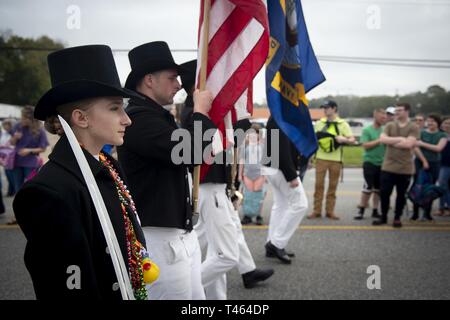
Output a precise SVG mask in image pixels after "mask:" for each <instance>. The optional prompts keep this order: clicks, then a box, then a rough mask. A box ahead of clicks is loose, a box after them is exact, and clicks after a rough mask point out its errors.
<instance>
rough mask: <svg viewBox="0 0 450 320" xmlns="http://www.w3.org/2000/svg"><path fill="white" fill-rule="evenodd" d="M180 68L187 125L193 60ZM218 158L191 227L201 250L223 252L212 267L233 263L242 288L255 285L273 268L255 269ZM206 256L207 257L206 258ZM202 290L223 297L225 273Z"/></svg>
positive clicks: (226, 168) (245, 123)
mask: <svg viewBox="0 0 450 320" xmlns="http://www.w3.org/2000/svg"><path fill="white" fill-rule="evenodd" d="M181 67H182V68H183V69H184V70H185V72H184V73H183V74H182V75H181V81H182V86H183V88H184V90H185V91H186V92H187V93H188V95H187V97H186V101H185V104H184V108H183V110H182V112H181V114H182V117H181V119H182V126H183V127H189V126H190V125H192V124H191V122H192V112H193V106H192V102H193V97H192V94H193V92H194V89H195V72H196V69H197V60H192V61H188V62H186V63H183V64H182V65H181ZM235 127H236V129H239V128H240V129H242V130H246V129H248V128H249V127H250V121H249V120H248V119H243V120H240V121H238V122H237V123H236V125H235ZM218 157H222V158H221V159H220V163H215V164H212V165H211V167H210V168H209V170H208V172H207V174H206V176H205V177H204V178H203V179H202V181H201V184H200V187H201V191H200V206H199V213H200V216H201V217H202V219H199V222H198V223H197V224H196V225H195V230H196V232H197V235H198V240H199V243H200V247H201V248H202V249H206V250H207V252H208V251H209V252H210V253H211V252H214V250H212V249H211V248H208V244H209V243H211V245H216V246H218V247H219V248H217V249H218V250H220V251H221V252H223V255H222V257H221V259H217V262H216V264H215V266H217V267H218V268H224V265H225V266H226V267H228V265H229V264H230V265H232V266H237V268H238V270H239V273H240V274H241V276H242V281H243V283H244V287H245V288H248V289H250V288H253V287H255V286H256V285H257V284H258V283H259V282H261V281H264V280H267V279H268V278H269V277H271V276H272V275H273V273H274V271H273V269H260V268H256V265H255V262H254V260H253V257H252V254H251V252H250V249H249V248H248V245H247V242H246V241H245V237H244V234H243V232H242V225H241V223H240V220H239V214H238V212H237V210H235V209H234V208H233V205H232V203H231V201H230V199H229V197H228V196H227V194H226V191H225V188H228V189H230V188H231V187H230V185H229V183H230V182H231V180H232V178H231V172H232V170H230V169H231V165H230V164H229V163H226V162H225V161H226V156H225V155H224V153H220V154H218V155H217V156H216V159H215V160H218V159H219V158H218ZM225 186H226V187H225ZM211 191H212V192H211ZM207 215H213V216H214V217H215V219H214V222H215V224H212V222H213V221H210V220H208V218H209V217H207ZM205 222H210V223H211V224H206V223H205ZM233 229H235V230H233ZM231 235H233V236H231ZM208 239H209V241H208ZM217 244H219V245H217ZM225 244H226V245H225ZM221 245H222V246H223V247H225V246H226V248H228V250H226V249H224V248H223V247H220V246H221ZM229 248H232V249H229ZM206 259H208V257H207V258H206ZM209 260H210V261H211V260H212V259H211V258H209ZM210 261H209V262H210ZM213 261H214V260H213ZM212 265H213V264H212ZM203 270H205V269H203ZM206 270H208V269H206ZM216 270H217V269H216ZM205 291H206V298H207V299H214V300H218V299H220V300H224V299H226V278H225V276H224V275H223V276H222V277H221V278H220V279H219V280H218V281H216V282H214V284H212V285H209V286H205Z"/></svg>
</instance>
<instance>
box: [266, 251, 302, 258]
mask: <svg viewBox="0 0 450 320" xmlns="http://www.w3.org/2000/svg"><path fill="white" fill-rule="evenodd" d="M284 251H285V252H286V254H287V255H288V257H290V258H295V253H294V252H292V251H287V250H286V249H284ZM266 257H267V258H276V257H277V256H276V255H275V254H274V253H272V252H271V251H267V250H266Z"/></svg>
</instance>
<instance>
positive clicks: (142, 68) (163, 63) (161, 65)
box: [125, 41, 183, 90]
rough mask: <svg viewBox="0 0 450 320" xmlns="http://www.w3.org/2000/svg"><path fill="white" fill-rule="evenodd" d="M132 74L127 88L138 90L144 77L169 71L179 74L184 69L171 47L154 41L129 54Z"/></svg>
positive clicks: (128, 79)
mask: <svg viewBox="0 0 450 320" xmlns="http://www.w3.org/2000/svg"><path fill="white" fill-rule="evenodd" d="M128 59H129V60H130V65H131V72H130V74H129V75H128V78H127V81H126V82H125V88H127V89H131V90H136V84H137V81H139V80H140V79H141V78H142V77H143V76H144V75H146V74H148V73H151V72H155V71H160V70H167V69H175V70H177V71H178V73H179V74H181V73H183V69H182V68H180V66H179V65H178V64H176V63H175V61H174V60H173V57H172V53H171V52H170V49H169V46H168V45H167V43H165V42H164V41H154V42H149V43H145V44H143V45H140V46H138V47H136V48H134V49H132V50H131V51H130V52H129V53H128Z"/></svg>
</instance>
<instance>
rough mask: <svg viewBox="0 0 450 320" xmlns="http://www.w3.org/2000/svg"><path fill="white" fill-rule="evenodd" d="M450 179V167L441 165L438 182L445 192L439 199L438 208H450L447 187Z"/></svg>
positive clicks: (449, 190) (449, 195) (449, 196)
mask: <svg viewBox="0 0 450 320" xmlns="http://www.w3.org/2000/svg"><path fill="white" fill-rule="evenodd" d="M449 180H450V167H447V166H442V167H441V170H440V172H439V179H438V183H439V185H440V186H441V187H443V188H444V189H445V194H444V195H443V196H442V197H441V198H440V199H439V209H441V210H443V209H449V208H450V189H449V188H448V184H449Z"/></svg>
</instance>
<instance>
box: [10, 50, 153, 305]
mask: <svg viewBox="0 0 450 320" xmlns="http://www.w3.org/2000/svg"><path fill="white" fill-rule="evenodd" d="M48 67H49V70H50V77H51V82H52V88H51V89H50V90H49V91H47V92H46V93H45V94H44V95H43V96H42V97H41V99H40V100H39V102H38V103H37V105H36V108H35V110H34V117H35V118H36V119H38V120H43V121H47V123H46V128H47V129H49V130H50V131H52V133H55V132H56V130H57V128H54V127H53V125H52V123H53V120H54V117H55V116H57V115H59V116H60V117H61V119H63V120H62V121H65V122H67V123H68V124H69V125H67V127H66V128H65V129H64V131H65V134H64V135H62V137H61V138H60V139H59V141H58V142H57V143H56V145H55V147H54V149H53V152H52V153H51V154H50V156H49V161H48V162H47V163H46V164H45V165H44V166H43V167H42V169H41V170H40V171H39V172H38V174H37V175H36V176H35V177H34V178H32V179H31V180H30V181H28V182H27V183H25V185H24V186H23V187H22V188H21V190H20V191H19V192H18V193H17V195H16V197H15V199H14V202H13V208H14V212H15V215H16V218H17V222H18V224H19V226H20V228H21V229H22V231H23V233H24V234H25V237H26V239H27V245H26V248H25V265H26V267H27V269H28V271H29V273H30V275H31V279H32V280H33V285H34V290H35V293H36V298H37V299H46V300H50V299H52V300H54V299H57V300H59V299H66V300H67V299H96V300H99V299H102V300H103V299H106V300H120V299H121V298H124V297H128V299H139V300H146V299H147V291H146V287H145V285H146V283H145V268H146V267H145V264H144V261H145V260H146V259H148V258H147V254H146V248H145V246H146V243H145V239H144V235H143V233H142V229H141V227H140V223H139V219H138V216H137V214H136V207H135V205H134V202H133V198H132V196H131V194H130V193H129V191H128V189H127V187H126V184H125V182H124V180H122V179H123V178H124V175H123V173H122V171H121V169H120V166H119V164H118V163H117V162H116V161H115V160H114V159H113V158H111V157H110V156H109V155H107V154H103V153H102V152H101V149H102V147H103V145H105V144H113V145H120V144H122V143H123V136H124V133H125V130H126V128H127V127H128V126H129V125H130V124H131V121H130V118H129V117H128V116H127V114H126V113H125V111H124V107H123V99H122V98H123V97H126V98H130V97H133V96H134V95H135V94H134V93H133V92H131V91H129V90H126V89H123V88H122V87H121V86H120V81H119V77H118V75H117V71H116V67H115V64H114V59H113V55H112V51H111V49H110V48H109V47H108V46H105V45H89V46H81V47H74V48H68V49H63V50H59V51H56V52H53V53H51V54H49V56H48ZM69 126H70V127H69ZM72 130H73V133H72ZM72 143H75V145H76V146H77V147H78V148H79V153H80V154H81V157H82V158H83V159H84V160H85V161H86V163H85V164H86V166H87V168H86V167H84V166H83V165H82V162H79V158H78V157H77V152H76V151H75V150H74V149H72V150H73V151H72V150H71V147H72V148H73V146H72ZM80 145H81V148H80ZM86 170H87V171H86ZM85 174H86V175H88V176H89V174H90V175H91V176H92V177H93V179H95V180H93V181H92V183H93V184H96V185H97V187H98V190H99V193H95V192H94V193H92V191H91V187H92V184H91V183H90V182H88V181H87V180H85V179H86V178H85V177H86V176H85ZM94 194H95V195H94ZM93 199H95V201H94V200H93ZM103 201H104V206H105V208H106V211H107V212H106V217H105V216H103V215H102V213H101V212H99V210H98V209H97V202H103ZM96 211H97V212H96ZM104 218H106V220H103V219H104ZM104 221H109V222H106V226H107V227H106V228H104V224H103V222H104ZM114 239H116V240H114ZM110 243H112V245H110ZM117 263H118V265H120V266H121V267H120V270H121V271H118V268H117ZM122 267H124V268H122ZM151 267H152V268H153V269H155V268H157V267H156V265H153V266H151ZM155 270H156V269H155ZM120 279H122V280H124V281H126V282H125V283H123V282H121V280H120ZM119 289H120V291H119ZM130 289H131V290H130ZM125 291H127V292H128V294H127V293H126V292H125ZM121 294H122V296H121ZM133 295H134V296H133Z"/></svg>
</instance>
